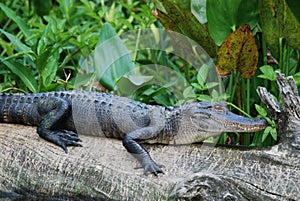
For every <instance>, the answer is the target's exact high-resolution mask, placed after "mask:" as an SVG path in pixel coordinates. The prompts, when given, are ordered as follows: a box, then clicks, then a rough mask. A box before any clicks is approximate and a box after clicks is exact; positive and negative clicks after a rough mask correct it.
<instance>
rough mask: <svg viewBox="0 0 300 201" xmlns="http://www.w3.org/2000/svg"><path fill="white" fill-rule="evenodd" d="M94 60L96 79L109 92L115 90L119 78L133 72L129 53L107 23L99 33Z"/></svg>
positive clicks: (133, 67) (133, 68)
mask: <svg viewBox="0 0 300 201" xmlns="http://www.w3.org/2000/svg"><path fill="white" fill-rule="evenodd" d="M94 60H95V65H94V66H95V68H96V69H95V70H96V72H97V79H98V80H100V82H101V84H102V85H103V86H104V87H106V88H108V89H109V90H113V89H115V88H116V87H115V85H116V83H117V82H118V80H119V79H120V78H121V77H123V76H124V75H125V74H127V73H129V72H134V70H135V65H134V63H133V59H132V58H131V55H130V52H129V51H128V49H127V48H126V46H125V45H124V44H123V43H122V41H121V39H120V38H119V37H118V35H117V33H116V32H115V30H114V28H113V27H112V26H111V25H110V24H108V23H105V24H104V26H103V28H102V31H101V33H100V37H99V39H98V42H97V46H96V49H95V52H94ZM112 61H113V63H111V62H112Z"/></svg>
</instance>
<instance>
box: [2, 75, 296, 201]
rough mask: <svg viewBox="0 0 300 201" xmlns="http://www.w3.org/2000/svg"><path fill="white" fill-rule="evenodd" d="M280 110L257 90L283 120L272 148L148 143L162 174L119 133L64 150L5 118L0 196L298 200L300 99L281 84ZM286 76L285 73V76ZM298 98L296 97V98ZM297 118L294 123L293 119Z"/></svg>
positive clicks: (29, 128) (31, 130) (32, 129)
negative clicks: (149, 170) (149, 169)
mask: <svg viewBox="0 0 300 201" xmlns="http://www.w3.org/2000/svg"><path fill="white" fill-rule="evenodd" d="M281 78H282V77H281V75H280V74H278V79H279V84H282V85H284V86H286V87H280V92H281V94H282V100H283V106H282V108H281V107H280V106H279V104H277V102H276V101H274V100H273V99H272V96H271V95H270V94H269V93H267V91H266V90H264V89H262V88H260V89H259V90H258V91H259V93H260V95H261V96H262V100H263V102H265V103H266V104H267V106H268V108H269V109H268V110H269V112H270V114H271V115H272V117H273V118H274V119H275V120H276V121H277V122H278V123H282V122H284V125H278V132H279V135H281V136H282V137H281V141H280V142H279V144H278V145H276V146H274V147H272V148H270V149H251V150H239V149H229V148H220V147H218V148H215V147H214V146H207V145H200V144H195V145H187V146H162V145H154V146H153V145H151V146H150V145H149V146H146V148H147V150H149V152H150V154H151V155H152V157H153V159H154V160H155V161H156V162H157V163H160V164H164V165H165V167H164V170H165V174H163V175H159V176H158V177H155V176H152V175H147V176H145V175H143V174H142V172H143V171H142V170H141V169H134V167H136V166H138V163H137V162H136V160H135V159H134V158H133V157H132V156H131V155H130V154H129V153H127V152H126V150H125V149H124V148H123V147H122V143H121V142H120V141H119V140H115V139H106V138H94V137H88V136H81V139H82V141H83V142H82V144H83V145H84V147H82V148H80V147H73V148H70V149H69V153H68V154H65V153H64V152H63V151H62V150H61V149H59V148H57V147H56V146H55V145H52V144H50V143H48V142H45V141H44V140H42V139H40V138H39V137H38V135H37V134H36V129H35V128H34V127H26V126H21V125H12V124H0V146H1V150H0V198H1V197H2V198H4V197H6V198H8V197H9V198H10V199H11V198H15V199H19V198H20V199H25V198H28V199H31V200H32V199H34V198H36V197H41V196H43V197H49V198H50V197H51V198H52V199H54V198H59V199H69V198H72V200H73V199H75V200H76V199H77V200H81V199H82V200H93V199H94V200H101V199H105V200H108V199H111V200H178V199H179V200H239V201H240V200H300V195H299V192H300V185H299V184H300V183H299V178H300V158H299V155H298V153H299V152H298V145H299V135H298V134H299V131H297V126H299V125H300V124H299V115H298V112H299V111H300V110H298V107H299V97H298V95H297V94H296V90H295V89H294V88H293V86H292V87H288V86H290V85H288V84H286V82H284V80H283V81H282V82H281V81H280V79H281ZM283 79H284V78H283ZM297 101H298V102H297ZM295 123H296V125H295Z"/></svg>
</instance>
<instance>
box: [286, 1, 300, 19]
mask: <svg viewBox="0 0 300 201" xmlns="http://www.w3.org/2000/svg"><path fill="white" fill-rule="evenodd" d="M285 1H286V3H287V5H288V6H289V8H290V9H291V11H292V12H293V14H294V15H295V17H296V18H297V20H298V22H300V3H299V1H295V0H285Z"/></svg>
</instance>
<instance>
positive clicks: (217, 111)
mask: <svg viewBox="0 0 300 201" xmlns="http://www.w3.org/2000/svg"><path fill="white" fill-rule="evenodd" d="M188 111H189V112H190V121H191V122H192V124H193V125H194V127H195V128H196V129H197V130H198V131H200V132H203V133H221V132H256V131H260V130H263V129H264V128H266V127H267V125H268V123H267V121H266V120H265V119H251V118H247V117H243V116H240V115H236V114H234V113H232V112H230V111H229V110H228V108H227V107H226V105H225V104H224V103H210V102H201V103H198V104H191V105H190V108H189V110H188Z"/></svg>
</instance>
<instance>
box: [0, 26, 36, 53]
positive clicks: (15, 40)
mask: <svg viewBox="0 0 300 201" xmlns="http://www.w3.org/2000/svg"><path fill="white" fill-rule="evenodd" d="M0 32H2V33H3V34H4V35H5V36H6V37H7V38H8V39H9V40H10V42H11V43H12V44H15V45H16V48H17V51H18V52H29V51H31V49H30V47H28V46H27V45H26V44H24V43H22V42H21V41H20V39H19V38H17V37H16V36H14V35H12V34H10V33H8V32H6V31H4V30H3V29H0Z"/></svg>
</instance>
